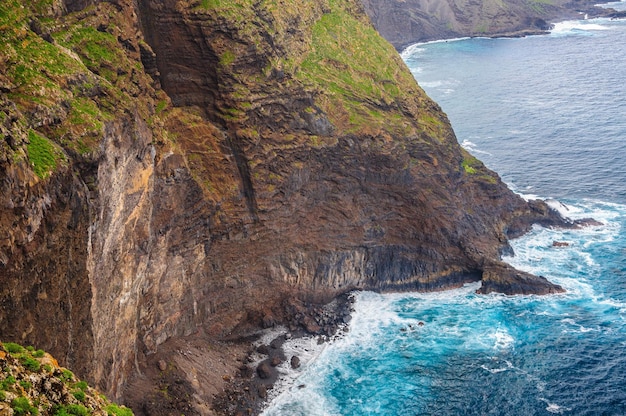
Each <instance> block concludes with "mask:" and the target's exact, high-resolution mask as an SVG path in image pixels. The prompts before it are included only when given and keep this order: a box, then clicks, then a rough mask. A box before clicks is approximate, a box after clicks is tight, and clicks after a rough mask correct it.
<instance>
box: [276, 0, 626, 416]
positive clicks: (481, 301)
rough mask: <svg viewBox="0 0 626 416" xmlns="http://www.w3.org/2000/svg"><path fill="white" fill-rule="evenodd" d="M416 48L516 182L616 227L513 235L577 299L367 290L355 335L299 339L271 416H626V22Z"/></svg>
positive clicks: (483, 146)
mask: <svg viewBox="0 0 626 416" xmlns="http://www.w3.org/2000/svg"><path fill="white" fill-rule="evenodd" d="M624 6H626V3H623V2H622V3H621V4H618V5H617V6H616V8H618V7H620V8H622V9H626V7H624ZM402 56H403V58H404V60H405V62H406V63H407V65H408V66H409V68H410V69H411V71H412V72H413V74H414V75H415V77H416V79H417V80H418V82H419V83H420V85H421V86H422V88H424V89H425V90H426V92H427V93H428V94H429V95H430V96H431V97H432V98H434V99H435V101H437V102H438V103H439V104H440V105H441V107H442V109H443V110H444V111H445V112H446V113H447V115H448V117H449V118H450V120H451V123H452V126H453V127H454V129H455V132H456V134H457V138H458V140H459V143H461V144H462V145H463V146H464V147H465V148H466V149H468V150H469V151H470V152H472V153H473V154H474V155H475V156H477V157H478V158H480V159H481V160H482V161H483V162H485V164H486V165H487V166H488V167H490V168H491V169H493V170H495V171H496V172H498V173H499V174H500V175H501V177H502V178H503V180H504V181H505V182H507V183H508V184H509V186H510V187H511V188H512V189H513V190H514V191H516V192H518V193H519V194H521V195H523V196H524V197H528V198H538V197H539V198H544V199H549V200H550V203H551V204H552V205H553V206H554V207H556V208H558V209H559V210H561V212H562V213H563V214H564V215H566V216H568V217H570V218H583V217H593V218H595V219H597V220H599V221H601V222H602V224H603V225H601V226H593V227H587V228H584V229H580V230H550V229H543V228H540V227H535V228H534V229H533V230H532V232H530V233H529V234H527V235H525V236H523V237H522V238H519V239H517V240H514V241H513V242H512V246H513V249H514V252H515V255H514V256H512V257H509V258H506V259H505V260H506V261H508V262H509V263H511V264H513V265H514V266H516V267H517V268H519V269H523V270H526V271H529V272H533V273H536V274H541V275H543V276H546V277H548V278H549V279H550V280H552V281H553V282H556V283H558V284H560V285H561V286H563V287H564V288H565V289H566V290H567V292H566V293H565V294H559V295H550V296H543V297H541V296H505V295H500V294H490V295H477V294H475V290H476V289H477V288H478V287H479V284H470V285H467V286H465V287H463V288H460V289H456V290H450V291H446V292H440V293H404V294H376V293H372V292H358V293H356V294H355V296H356V299H357V300H356V303H355V309H356V310H355V312H354V314H353V319H352V321H351V323H350V327H349V331H348V332H346V333H345V334H344V335H343V336H341V337H339V338H337V339H336V340H334V341H333V342H330V343H326V344H324V345H322V346H318V345H317V343H316V342H315V340H307V339H304V340H297V341H292V342H291V344H289V345H288V348H290V350H289V352H288V354H292V353H293V354H297V355H299V356H301V357H303V366H302V367H301V368H300V369H298V370H290V369H288V368H287V367H288V366H286V365H285V366H283V367H281V368H280V370H281V372H282V374H283V380H282V382H279V383H278V385H277V386H276V388H274V389H273V390H272V392H271V396H270V397H271V398H272V401H271V402H270V403H269V405H268V407H267V408H266V410H265V412H264V415H267V416H270V415H294V416H295V415H306V416H313V415H552V414H563V415H626V167H625V166H626V21H623V20H621V21H620V20H607V19H594V20H580V21H570V22H563V23H559V24H557V25H556V27H555V29H554V30H553V31H552V33H551V34H550V35H543V36H532V37H527V38H521V39H481V38H474V39H460V40H454V41H447V42H445V41H442V42H433V43H428V44H420V45H414V46H412V47H410V48H408V49H407V50H406V51H404V52H403V54H402ZM553 241H560V242H566V243H568V245H567V246H563V247H553V245H552V243H553Z"/></svg>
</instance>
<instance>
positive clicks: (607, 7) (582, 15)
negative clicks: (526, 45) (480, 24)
mask: <svg viewBox="0 0 626 416" xmlns="http://www.w3.org/2000/svg"><path fill="white" fill-rule="evenodd" d="M624 3H625V1H617V2H615V1H601V2H599V3H596V4H594V5H592V6H590V7H587V8H584V9H581V10H565V11H564V13H563V14H562V15H560V16H557V17H553V18H551V19H550V20H549V21H548V22H546V26H545V27H542V28H536V27H527V28H522V29H518V30H511V31H508V30H507V31H495V32H484V33H479V34H476V33H466V34H464V33H460V34H457V35H456V36H453V37H445V36H443V37H439V38H433V39H424V40H417V41H407V42H402V43H401V44H400V45H397V46H396V50H397V51H398V53H399V54H400V55H401V56H402V55H403V54H404V53H405V52H406V51H407V50H408V49H409V48H411V47H412V46H415V45H423V44H430V43H439V42H454V41H458V40H463V39H470V38H523V37H526V36H540V35H549V34H550V33H551V32H552V31H553V30H554V27H555V25H557V24H559V23H563V22H568V21H578V20H592V19H599V18H609V19H626V10H623V9H622V8H621V7H620V8H618V9H614V8H613V7H612V6H613V5H615V6H617V5H620V6H621V4H624Z"/></svg>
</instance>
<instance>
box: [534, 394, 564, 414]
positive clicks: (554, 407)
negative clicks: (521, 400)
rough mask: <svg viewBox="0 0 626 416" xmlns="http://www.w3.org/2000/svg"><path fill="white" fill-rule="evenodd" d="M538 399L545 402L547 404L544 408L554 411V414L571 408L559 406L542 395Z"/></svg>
mask: <svg viewBox="0 0 626 416" xmlns="http://www.w3.org/2000/svg"><path fill="white" fill-rule="evenodd" d="M539 400H541V401H543V402H545V403H546V404H547V405H548V406H547V407H546V410H547V411H548V412H550V413H556V414H561V413H563V412H567V411H570V410H572V409H570V408H568V407H564V406H559V405H558V404H556V403H550V401H548V399H546V398H544V397H540V398H539Z"/></svg>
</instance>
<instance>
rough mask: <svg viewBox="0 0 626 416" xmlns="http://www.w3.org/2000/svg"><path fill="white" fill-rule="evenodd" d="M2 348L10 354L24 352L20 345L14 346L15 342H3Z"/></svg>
mask: <svg viewBox="0 0 626 416" xmlns="http://www.w3.org/2000/svg"><path fill="white" fill-rule="evenodd" d="M3 345H4V348H5V349H6V350H7V351H8V352H10V353H11V354H16V353H21V352H24V347H22V346H21V345H20V344H16V343H15V342H5V343H3Z"/></svg>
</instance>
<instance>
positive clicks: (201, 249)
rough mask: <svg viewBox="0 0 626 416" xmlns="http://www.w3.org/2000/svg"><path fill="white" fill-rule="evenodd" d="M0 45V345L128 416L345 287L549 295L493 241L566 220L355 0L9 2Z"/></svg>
mask: <svg viewBox="0 0 626 416" xmlns="http://www.w3.org/2000/svg"><path fill="white" fill-rule="evenodd" d="M0 36H1V38H2V39H1V41H2V43H3V45H5V47H4V49H3V53H2V54H0V92H1V97H0V131H1V133H2V140H1V142H0V179H1V180H0V187H1V191H0V213H1V214H0V215H1V216H0V229H1V231H2V234H0V279H1V281H2V285H0V302H1V309H0V323H1V324H0V338H1V339H3V340H7V341H10V340H13V341H19V342H22V343H28V344H33V345H36V346H38V347H41V348H45V349H46V350H49V351H50V352H52V353H53V354H54V355H55V356H57V357H58V358H59V359H60V360H61V361H62V363H63V365H66V366H69V367H71V368H73V369H75V371H76V372H77V373H78V374H79V375H80V376H81V377H83V378H86V379H88V380H90V381H92V382H94V383H96V385H97V386H98V387H99V388H100V389H102V390H103V391H105V392H106V393H107V394H109V395H110V396H112V397H115V398H117V399H118V400H120V401H127V402H128V403H129V404H131V405H132V406H133V408H134V410H135V411H136V412H137V413H138V414H158V413H159V411H160V412H168V411H174V410H176V409H177V410H183V411H184V413H185V414H211V413H212V412H214V410H212V409H211V404H210V403H211V398H212V397H214V396H215V395H216V394H218V393H220V392H222V391H223V390H224V388H225V386H226V385H228V384H229V383H230V382H231V380H232V378H233V377H234V375H235V374H236V373H237V372H238V371H239V370H240V368H239V367H241V366H242V362H241V361H238V360H242V357H243V355H244V354H245V352H246V347H245V345H247V342H248V341H247V340H248V338H246V336H248V335H249V334H251V333H253V332H254V331H256V330H257V329H259V328H262V327H271V326H274V325H279V324H284V325H287V326H293V327H294V328H296V327H297V328H300V329H302V330H309V332H311V331H312V329H311V328H313V329H315V325H318V326H319V322H323V321H316V320H315V319H314V318H313V317H312V316H310V315H308V314H307V312H306V311H307V310H314V309H315V308H314V307H313V306H314V305H316V304H322V303H325V302H327V301H329V300H331V299H333V298H334V297H336V296H337V295H339V294H342V293H346V292H347V291H350V290H352V289H370V290H377V291H399V290H444V289H447V288H452V287H458V286H460V285H462V284H464V283H466V282H475V281H480V280H483V282H484V284H485V286H484V291H485V292H489V291H492V290H496V291H502V292H505V293H537V294H545V293H554V292H558V291H560V290H562V289H560V288H559V287H558V286H556V285H553V284H551V283H549V282H548V281H546V280H545V279H542V278H537V277H535V276H532V275H528V274H525V273H521V272H518V271H516V270H513V269H512V268H511V267H509V266H507V265H505V264H504V263H502V262H501V261H500V253H501V252H502V251H503V250H506V249H507V248H508V243H507V239H508V238H509V237H510V236H515V235H519V234H520V233H523V232H524V231H526V230H528V228H529V227H530V225H531V224H532V223H535V222H539V223H542V224H544V225H548V226H550V225H565V223H564V222H563V220H562V219H561V218H560V217H559V216H558V215H557V214H556V212H555V211H553V210H551V209H550V208H549V207H548V206H547V205H546V204H545V203H543V202H540V201H534V202H532V203H527V202H526V201H524V200H522V199H521V198H519V197H518V196H516V195H514V194H513V193H512V192H511V191H510V190H508V189H507V187H506V186H505V185H504V184H503V183H502V181H501V180H500V178H499V177H498V175H497V174H495V173H494V172H491V171H489V170H488V169H486V168H485V167H484V166H483V164H482V163H481V162H480V161H478V160H477V159H475V158H474V157H472V156H471V155H470V154H468V153H467V152H465V151H464V150H463V149H461V147H460V146H459V145H458V143H457V141H456V138H455V136H454V132H453V131H452V128H451V126H450V123H449V122H448V120H447V118H446V116H445V114H443V113H442V112H441V109H440V108H439V107H438V106H437V105H436V104H435V103H434V102H433V101H431V100H430V99H429V98H428V97H427V96H426V95H425V94H424V92H423V91H422V90H421V89H420V87H419V86H418V85H417V84H416V83H415V81H414V80H413V78H412V76H411V74H410V72H409V71H408V69H407V68H406V67H405V65H404V64H403V62H402V61H401V59H400V57H399V56H398V55H397V53H396V51H395V50H394V48H393V47H392V46H391V45H390V44H388V43H387V42H386V41H384V40H383V39H382V38H381V37H380V36H379V35H378V34H377V32H376V31H375V30H374V28H373V27H372V26H371V24H370V23H369V19H368V18H367V16H366V15H365V13H364V11H363V7H362V6H361V4H360V3H359V2H357V1H355V0H341V1H340V0H322V1H319V0H316V1H309V0H298V1H292V2H283V1H278V0H267V1H256V2H252V1H248V0H236V1H229V2H223V1H183V0H179V1H176V0H166V1H152V0H141V1H138V2H134V1H130V0H116V1H110V2H109V1H88V0H81V1H69V0H67V1H65V2H61V1H58V0H55V1H43V0H42V1H33V2H29V4H28V5H24V4H22V2H19V1H17V0H6V1H3V2H2V3H1V4H0ZM311 308H313V309H311ZM307 317H308V318H307ZM313 332H315V331H313ZM236 340H239V342H236ZM170 389H173V390H170ZM159 409H160V410H159Z"/></svg>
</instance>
